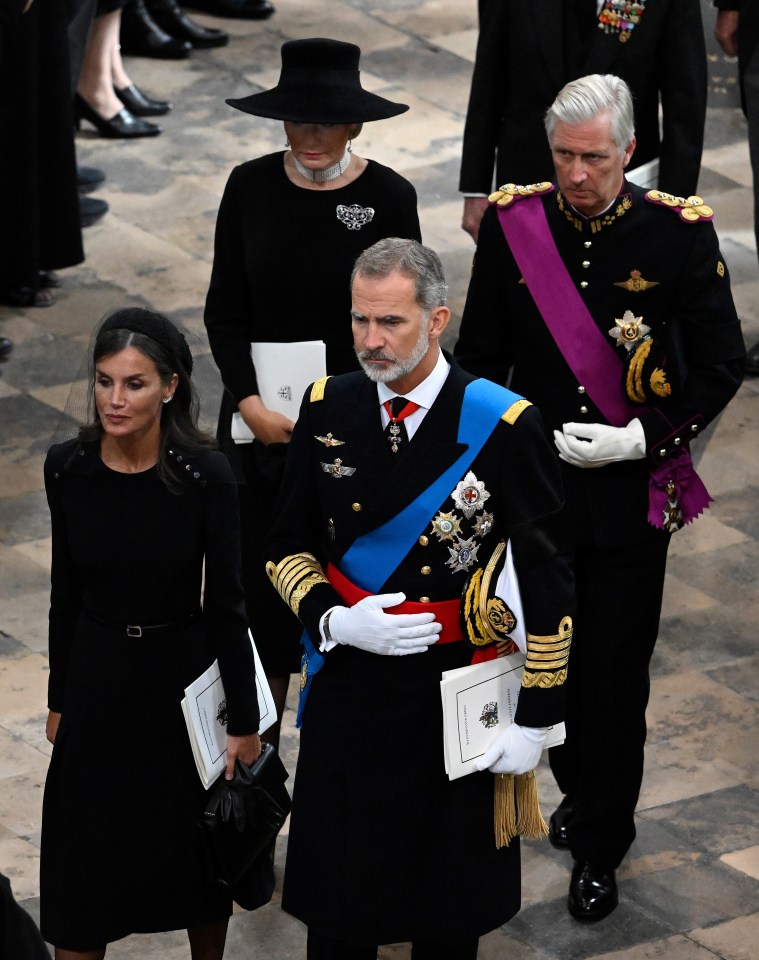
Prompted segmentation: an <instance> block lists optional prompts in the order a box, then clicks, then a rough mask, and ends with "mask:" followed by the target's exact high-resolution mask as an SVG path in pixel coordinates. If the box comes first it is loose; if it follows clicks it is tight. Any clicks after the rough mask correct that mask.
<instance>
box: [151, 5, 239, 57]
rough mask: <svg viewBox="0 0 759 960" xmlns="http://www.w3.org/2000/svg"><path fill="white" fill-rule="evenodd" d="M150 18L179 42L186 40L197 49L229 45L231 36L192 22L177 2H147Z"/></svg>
mask: <svg viewBox="0 0 759 960" xmlns="http://www.w3.org/2000/svg"><path fill="white" fill-rule="evenodd" d="M146 3H147V7H148V10H149V11H150V16H151V17H152V18H153V19H154V20H155V22H156V23H157V24H158V26H159V27H160V28H161V29H162V30H165V31H166V33H168V34H169V35H170V36H172V37H176V38H177V39H178V40H186V41H187V42H188V43H189V44H191V45H192V46H193V47H195V48H197V49H199V50H200V49H202V48H207V47H224V46H226V45H227V44H228V43H229V34H228V33H225V32H224V31H223V30H216V29H214V28H213V27H203V26H201V25H200V24H199V23H195V21H194V20H191V19H190V18H189V17H188V16H187V14H186V13H185V12H184V10H183V9H182V8H181V7H180V6H179V4H178V3H177V0H146Z"/></svg>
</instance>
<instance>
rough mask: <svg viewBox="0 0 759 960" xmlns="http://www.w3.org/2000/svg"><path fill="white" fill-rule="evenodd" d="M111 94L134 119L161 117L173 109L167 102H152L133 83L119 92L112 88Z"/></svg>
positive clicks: (150, 98) (172, 105) (117, 89)
mask: <svg viewBox="0 0 759 960" xmlns="http://www.w3.org/2000/svg"><path fill="white" fill-rule="evenodd" d="M113 92H114V93H115V94H116V96H117V97H118V98H119V100H121V102H122V103H123V104H124V106H125V107H126V108H127V110H128V111H129V112H130V113H131V114H132V115H133V116H135V117H161V116H163V114H164V113H168V112H169V110H173V109H174V104H173V103H169V101H168V100H153V98H152V97H148V96H146V94H144V93H143V92H142V90H140V88H139V87H138V86H135V84H133V83H131V84H130V85H129V86H128V87H122V88H121V90H119V88H118V87H114V88H113Z"/></svg>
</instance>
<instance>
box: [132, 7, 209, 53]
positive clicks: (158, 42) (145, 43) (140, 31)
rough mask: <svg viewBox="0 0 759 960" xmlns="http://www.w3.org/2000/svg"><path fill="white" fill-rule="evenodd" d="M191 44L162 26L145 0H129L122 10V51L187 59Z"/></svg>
mask: <svg viewBox="0 0 759 960" xmlns="http://www.w3.org/2000/svg"><path fill="white" fill-rule="evenodd" d="M191 51H192V45H191V44H189V43H188V42H187V41H186V40H179V39H177V38H176V37H172V36H170V35H169V34H168V33H166V31H165V30H162V29H161V28H160V27H159V26H158V24H157V23H156V22H155V20H154V19H153V18H152V17H151V15H150V12H149V11H148V8H147V7H146V5H145V0H128V2H127V3H126V5H125V6H124V8H123V9H122V11H121V52H122V53H127V54H131V55H133V56H136V57H156V58H157V59H159V60H184V59H185V58H186V57H189V55H190V52H191Z"/></svg>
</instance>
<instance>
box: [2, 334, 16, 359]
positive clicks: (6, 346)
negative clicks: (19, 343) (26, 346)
mask: <svg viewBox="0 0 759 960" xmlns="http://www.w3.org/2000/svg"><path fill="white" fill-rule="evenodd" d="M12 349H13V341H12V340H9V339H8V338H7V337H0V360H7V359H8V357H9V355H10V352H11V350H12Z"/></svg>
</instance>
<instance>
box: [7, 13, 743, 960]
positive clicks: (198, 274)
mask: <svg viewBox="0 0 759 960" xmlns="http://www.w3.org/2000/svg"><path fill="white" fill-rule="evenodd" d="M278 6H279V9H278V12H277V14H276V16H275V17H274V18H273V19H272V20H271V21H270V22H268V23H244V22H239V23H236V22H225V23H223V24H222V23H218V22H215V21H212V20H210V19H208V20H207V21H206V20H205V19H204V18H202V17H200V18H199V19H201V20H204V22H208V23H209V24H210V23H215V25H219V26H221V25H223V26H225V28H226V29H228V30H229V31H230V33H231V34H232V41H231V43H230V45H229V47H227V48H225V49H221V50H217V51H205V52H195V53H193V55H192V57H191V59H189V60H187V61H185V62H180V63H172V62H162V61H150V60H144V59H134V60H132V61H130V62H129V67H130V69H131V70H132V73H133V76H134V79H135V80H136V81H137V82H138V83H140V84H141V85H142V86H144V87H145V88H146V89H147V90H148V91H150V92H152V93H154V94H156V95H160V96H166V97H169V98H171V99H172V100H174V101H175V103H176V104H177V106H176V109H175V110H174V112H173V113H172V114H171V115H169V116H168V117H167V118H166V120H165V132H164V134H163V135H162V136H160V137H158V138H156V139H154V140H145V141H136V142H126V141H107V140H102V139H100V138H98V137H97V136H95V135H94V134H93V133H92V132H87V131H83V132H82V133H81V134H80V135H79V138H78V149H79V155H80V159H81V160H82V161H85V162H89V163H93V164H96V165H98V166H102V167H104V168H105V169H106V171H107V173H108V182H107V184H106V187H105V189H103V190H102V191H101V194H100V195H101V196H103V197H105V199H107V200H108V202H109V203H110V204H111V212H110V214H109V215H108V216H107V217H106V218H105V219H104V220H103V221H101V223H100V224H98V225H96V226H94V227H92V228H91V229H89V230H88V231H87V233H86V238H85V239H86V252H87V260H86V262H85V263H84V264H83V265H82V266H81V267H78V268H76V269H73V270H69V271H66V273H65V286H64V288H63V290H62V291H61V293H60V296H59V300H58V303H57V304H56V305H55V306H53V307H52V308H51V309H49V310H26V311H15V310H11V309H8V308H2V307H0V335H5V336H10V337H12V338H13V340H14V341H15V343H16V349H15V352H14V353H13V355H12V357H11V359H10V361H9V362H8V363H6V364H4V365H3V367H2V374H1V375H0V869H2V871H4V872H5V873H6V874H8V875H9V876H10V877H11V879H12V883H13V886H14V889H15V892H16V895H17V897H18V898H19V899H20V900H21V901H22V902H23V903H24V904H25V905H26V906H27V908H28V909H29V910H30V911H31V912H32V913H33V914H35V915H36V912H37V896H38V879H37V868H38V853H39V829H40V806H41V795H42V784H43V782H44V778H45V771H46V766H47V761H48V755H49V748H48V745H47V743H46V741H45V737H44V717H45V689H46V673H47V660H46V638H45V629H46V616H47V595H48V562H49V553H50V541H49V529H48V516H47V511H46V506H45V501H44V493H43V490H42V481H41V468H42V461H43V457H44V453H45V450H46V448H47V446H48V444H49V442H50V440H51V437H52V436H53V434H54V432H55V430H56V427H57V425H58V422H59V420H60V411H61V410H62V409H63V407H64V404H65V401H66V398H67V396H68V392H69V384H70V382H71V381H72V379H75V378H76V376H77V373H78V370H79V367H80V363H81V361H82V358H83V354H84V350H85V345H86V343H87V340H88V336H89V332H90V330H91V328H92V326H93V324H94V323H95V321H96V320H97V319H98V318H99V317H100V316H101V315H102V313H103V312H104V311H105V310H106V309H109V308H113V307H115V306H120V305H124V304H128V303H144V304H149V305H152V306H154V307H156V308H158V309H160V310H163V311H165V312H167V313H168V314H169V315H170V316H172V317H173V318H174V319H175V320H176V321H178V322H180V323H181V324H183V325H184V327H185V328H186V329H187V330H188V331H189V332H191V333H193V334H196V335H197V336H198V338H199V340H200V352H201V355H202V356H201V360H200V363H199V365H198V367H199V380H200V386H201V393H202V396H203V399H204V403H205V411H206V414H207V417H208V420H209V422H212V421H213V419H214V415H215V410H216V406H217V404H218V400H219V392H220V391H219V382H218V378H217V375H216V372H215V368H214V366H213V363H212V361H211V360H210V358H209V356H208V350H207V347H206V346H205V341H204V340H203V327H202V319H201V317H202V303H203V299H204V295H205V291H206V286H207V282H208V277H209V272H210V261H211V244H212V235H213V227H214V221H215V215H216V210H217V206H218V202H219V198H220V195H221V190H222V188H223V185H224V182H225V179H226V176H227V174H228V172H229V170H230V169H231V167H232V166H233V165H234V164H235V163H238V162H240V161H243V160H245V159H248V158H249V157H252V156H256V155H258V154H262V153H266V152H269V151H271V150H274V149H279V148H280V147H281V145H282V142H283V135H282V132H281V127H280V125H279V124H277V123H274V122H270V121H264V120H254V119H253V118H250V117H248V116H245V115H243V114H240V113H237V112H235V111H233V110H231V109H230V108H228V107H227V106H225V104H224V102H223V101H224V98H225V97H228V96H237V95H241V94H243V93H245V92H249V91H250V90H251V89H252V88H262V87H268V86H271V85H272V84H273V83H274V82H275V81H276V78H277V75H278V68H279V47H280V44H281V43H282V41H283V40H286V39H291V38H296V37H305V36H320V35H325V34H327V35H330V36H334V37H337V38H340V39H345V40H352V41H355V42H357V43H359V44H360V45H361V47H362V49H363V62H362V67H363V73H362V76H363V81H364V83H365V85H366V86H367V87H368V88H369V89H372V90H374V91H376V92H380V93H384V94H386V95H388V96H390V97H391V98H395V99H398V100H402V101H404V102H407V103H409V104H411V107H412V109H411V110H410V111H409V113H408V114H406V115H405V116H402V117H399V118H397V119H394V120H391V121H386V122H384V123H381V124H369V125H367V126H366V127H365V128H364V133H363V134H362V137H361V140H360V152H361V153H362V154H363V155H366V156H369V157H373V158H375V159H377V160H380V161H382V162H384V163H386V164H389V165H390V166H393V167H394V168H395V169H397V170H399V171H400V172H402V173H403V174H405V175H406V176H407V177H409V178H410V179H411V180H412V181H413V182H414V183H415V185H416V187H417V189H418V192H419V198H420V210H421V220H422V227H423V233H424V237H425V240H426V242H427V243H428V244H430V245H431V246H433V247H435V248H436V249H437V250H438V251H439V252H440V253H441V255H442V257H443V259H444V262H445V266H446V270H447V272H448V276H449V279H450V281H451V288H452V306H453V311H454V315H455V316H458V314H459V313H460V309H461V305H462V303H463V298H464V295H465V291H466V279H467V275H468V271H469V266H470V260H471V253H472V247H471V242H470V241H469V238H468V237H467V236H466V235H465V234H464V233H462V232H461V230H460V229H459V220H460V210H461V202H460V200H459V198H458V196H457V192H456V182H457V168H458V157H459V151H460V140H461V133H462V128H463V117H464V112H465V108H466V100H467V95H468V85H469V77H470V73H471V61H472V57H473V52H474V47H475V42H476V5H475V4H474V2H473V0H468V2H465V3H462V2H461V0H331V2H317V0H279V4H278ZM704 7H705V11H706V18H707V32H709V33H710V32H711V25H712V23H713V18H714V13H713V11H712V10H711V8H710V7H709V6H708V4H707V2H706V0H704ZM711 48H712V53H711V54H710V70H711V78H712V79H711V91H710V109H709V123H708V142H707V147H708V149H707V150H706V153H705V156H704V167H703V172H702V178H701V184H700V192H701V193H702V194H703V195H704V196H706V197H707V198H708V202H709V203H711V204H712V205H713V206H714V207H715V208H716V210H717V221H716V223H717V227H718V230H719V232H720V236H721V240H722V244H723V251H724V254H725V256H726V259H727V262H728V265H729V267H730V269H731V272H732V275H733V282H734V289H735V297H736V300H737V303H738V306H739V310H740V314H741V316H742V318H743V320H744V324H745V333H746V338H747V341H749V342H751V343H753V342H754V341H755V340H756V339H757V337H759V273H758V271H757V260H756V253H755V249H754V240H753V232H752V229H751V196H752V195H751V176H750V170H749V166H748V154H747V149H746V145H745V126H744V122H743V119H742V116H741V114H740V112H739V110H738V109H737V94H736V82H735V65H734V64H733V63H730V62H727V61H726V60H725V58H723V57H722V56H721V55H718V54H717V53H716V51H715V48H714V46H713V44H712V45H711ZM283 295H284V296H289V297H291V298H292V300H293V305H294V307H297V306H298V304H299V302H300V301H301V300H302V299H303V298H305V297H307V296H308V291H307V290H299V289H298V286H297V280H296V282H295V283H294V284H293V289H292V290H288V291H283ZM454 330H455V323H454ZM452 336H453V335H452ZM758 394H759V380H748V381H747V382H746V383H745V384H744V386H743V387H742V388H741V390H740V393H739V395H738V397H737V398H736V400H735V401H734V402H733V403H732V405H731V406H730V407H729V408H728V410H727V411H726V413H725V414H724V415H723V416H722V418H721V421H720V422H719V424H718V425H717V427H716V429H714V430H711V431H710V432H709V433H708V435H706V436H705V437H704V438H702V440H701V447H700V449H699V451H698V456H699V457H700V464H701V468H702V473H703V476H704V479H705V481H706V483H707V485H708V486H709V488H710V490H711V493H712V494H713V495H714V497H715V500H716V502H715V504H714V506H713V507H712V509H711V510H709V512H708V514H707V516H705V517H704V518H702V519H700V520H699V521H698V522H697V523H696V524H695V525H693V526H692V528H690V529H688V530H686V531H684V532H681V533H678V534H677V535H676V537H675V539H674V542H673V545H672V551H671V563H670V574H669V576H668V580H667V590H666V597H665V605H664V619H663V623H662V630H661V636H660V639H659V643H658V647H657V651H656V654H655V658H654V664H653V673H654V681H653V690H652V697H651V706H650V709H649V715H648V719H649V728H650V734H649V749H648V762H647V770H646V778H645V783H644V787H643V795H642V798H641V802H640V807H639V813H638V827H639V836H638V840H637V841H636V843H635V845H634V847H633V849H632V851H631V853H630V855H629V857H628V859H627V860H626V861H625V863H624V865H623V868H622V869H621V871H620V876H619V879H620V888H621V897H622V903H621V905H620V907H619V909H618V910H617V911H616V913H614V914H613V916H612V917H611V918H609V919H608V920H606V921H604V922H602V923H599V924H597V925H594V926H580V925H578V924H577V923H575V922H574V921H572V920H571V919H570V917H569V916H568V914H567V912H566V910H565V907H564V898H565V895H566V886H567V881H568V869H569V866H570V863H569V861H568V859H567V857H566V856H564V855H561V854H560V853H559V852H557V851H555V850H553V849H552V848H551V847H550V846H548V845H547V844H545V843H543V844H535V843H530V844H528V845H527V846H526V848H525V850H524V857H523V860H524V903H523V910H522V912H521V913H520V914H519V915H518V916H517V917H516V918H515V919H514V921H512V923H510V924H509V925H508V927H506V928H504V929H502V930H497V931H495V932H493V933H492V934H490V935H488V936H487V937H485V938H484V940H483V942H482V947H481V951H480V955H481V957H482V958H483V960H495V958H496V957H499V958H500V957H508V958H509V960H528V958H529V960H549V958H552V960H553V958H561V960H575V958H588V960H591V958H592V960H612V958H614V960H650V958H655V957H664V956H666V957H667V958H668V960H708V958H713V957H720V958H724V960H749V958H754V957H756V956H757V953H758V951H757V947H756V943H757V941H758V940H759V760H758V759H757V757H758V756H759V754H758V753H757V750H756V745H755V729H756V726H757V722H758V721H759V655H758V654H757V652H756V645H755V635H756V623H757V620H759V591H757V584H756V581H757V571H758V570H759V509H757V508H758V507H759V500H758V498H757V486H758V485H759V481H758V480H757V439H759V411H758V407H757V399H758ZM292 719H293V713H292V709H289V710H288V712H287V715H286V717H285V727H286V734H285V741H284V754H285V758H286V761H287V762H288V764H289V765H290V767H291V769H292V768H294V761H295V757H296V754H297V744H298V741H297V735H296V733H295V731H294V728H293V724H292ZM93 776H94V771H93ZM542 782H543V788H542V790H543V801H544V806H545V809H546V812H548V811H549V810H550V809H551V807H552V804H553V803H554V801H555V800H556V799H557V794H556V792H555V788H554V787H553V786H552V783H551V778H550V775H549V774H548V772H547V771H546V774H545V776H543V778H542ZM285 843H286V838H283V840H282V841H281V842H280V843H279V845H278V863H279V872H280V875H281V869H282V863H283V859H284V848H285ZM146 868H147V869H149V867H148V865H147V864H146ZM461 882H467V883H476V882H477V878H476V877H468V878H461ZM278 899H279V897H278V894H277V895H275V899H274V901H273V902H272V903H271V904H270V905H268V906H267V907H265V908H263V909H262V910H259V911H257V912H256V913H254V914H246V913H243V912H240V913H237V914H236V915H235V916H234V918H233V921H232V925H231V931H230V939H229V947H228V950H227V956H228V957H229V958H230V960H241V958H245V957H249V956H255V955H257V954H258V953H259V951H260V954H261V955H266V956H267V957H270V958H272V960H285V958H290V957H303V956H304V955H305V952H304V943H305V939H304V931H303V929H302V927H301V926H300V924H298V923H297V922H296V921H294V920H293V919H292V918H290V917H288V916H287V915H285V914H283V913H282V911H281V910H280V909H279V906H278ZM382 955H383V956H384V957H385V958H391V957H392V958H403V957H407V956H408V948H407V946H406V945H399V946H393V947H386V948H383V951H382ZM159 956H160V957H161V958H162V960H175V958H177V960H178V958H180V957H187V956H188V950H187V947H186V942H185V938H184V935H183V934H181V933H169V934H161V935H156V936H150V937H142V938H135V937H130V938H127V939H126V940H124V941H121V942H120V943H118V944H114V945H113V946H112V947H111V948H110V949H109V957H113V958H115V960H119V958H122V960H126V958H132V957H159ZM4 960H5V958H4ZM7 960H12V958H7Z"/></svg>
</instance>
